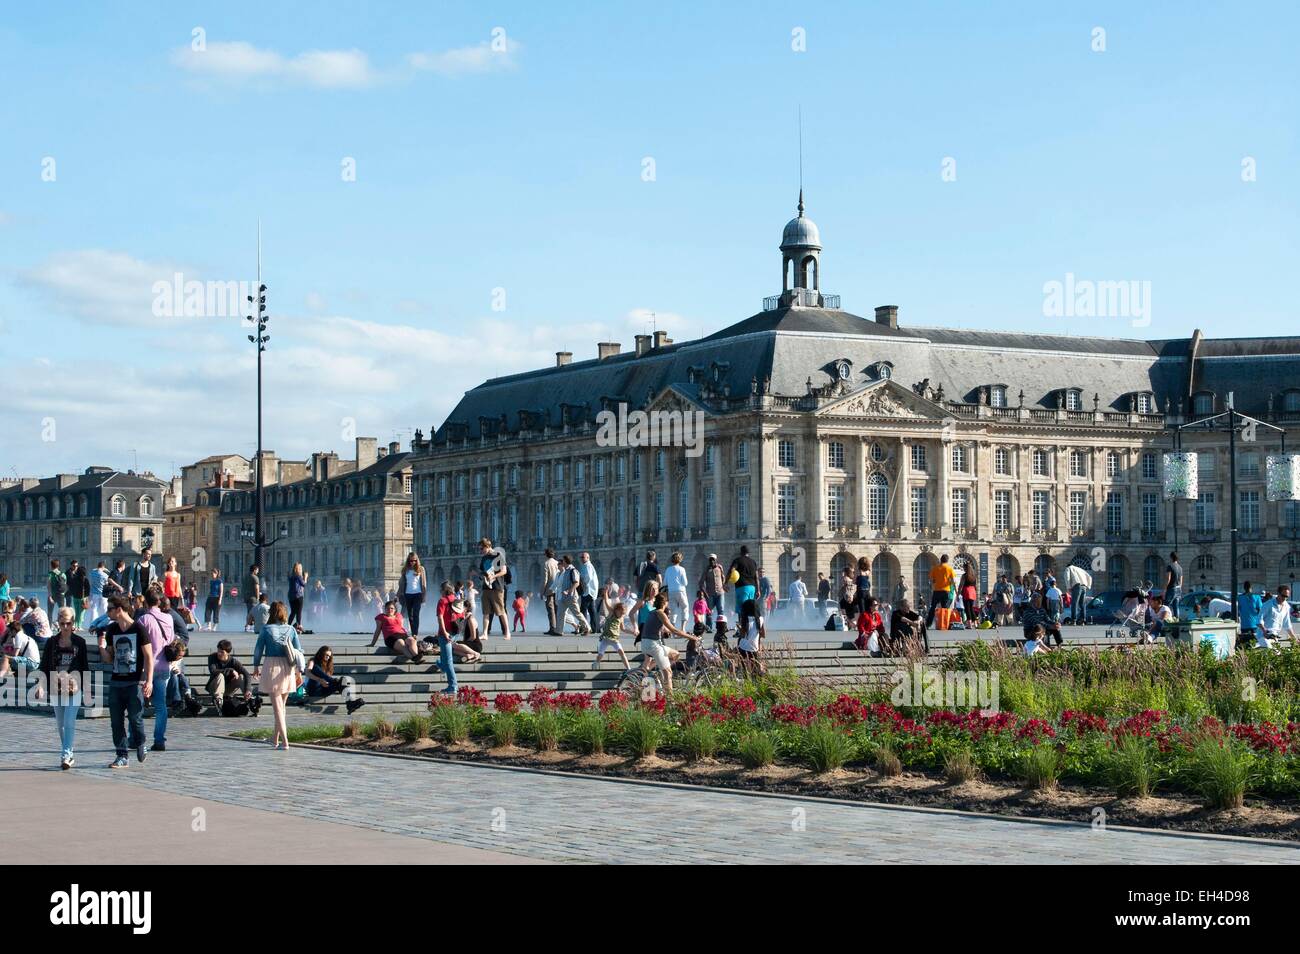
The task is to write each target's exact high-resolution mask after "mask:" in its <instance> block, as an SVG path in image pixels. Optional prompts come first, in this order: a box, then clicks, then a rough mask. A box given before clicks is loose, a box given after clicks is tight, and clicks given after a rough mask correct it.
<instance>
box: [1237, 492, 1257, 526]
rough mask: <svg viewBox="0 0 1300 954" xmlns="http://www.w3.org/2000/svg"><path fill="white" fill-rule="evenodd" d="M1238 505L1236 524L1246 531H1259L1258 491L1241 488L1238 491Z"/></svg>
mask: <svg viewBox="0 0 1300 954" xmlns="http://www.w3.org/2000/svg"><path fill="white" fill-rule="evenodd" d="M1238 497H1239V498H1240V507H1239V509H1238V511H1237V515H1238V516H1237V526H1238V527H1239V528H1240V529H1241V530H1243V531H1244V532H1246V533H1258V532H1259V491H1258V490H1242V491H1239V492H1238Z"/></svg>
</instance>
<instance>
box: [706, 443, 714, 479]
mask: <svg viewBox="0 0 1300 954" xmlns="http://www.w3.org/2000/svg"><path fill="white" fill-rule="evenodd" d="M713 451H714V445H713V444H705V445H704V472H705V473H706V474H711V473H713V458H714V456H715V455H714V453H713Z"/></svg>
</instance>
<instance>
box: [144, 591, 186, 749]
mask: <svg viewBox="0 0 1300 954" xmlns="http://www.w3.org/2000/svg"><path fill="white" fill-rule="evenodd" d="M162 600H163V596H162V590H161V589H160V588H159V587H157V586H151V587H149V588H148V589H147V590H145V591H144V605H145V609H144V612H143V613H141V614H140V615H138V616H137V617H136V618H135V621H136V622H137V623H139V624H140V628H141V629H143V630H144V632H145V635H146V636H148V637H149V645H150V646H151V648H152V649H153V660H154V666H153V672H152V676H151V678H152V679H153V745H152V746H150V748H149V751H150V752H166V751H167V699H168V688H169V686H170V685H171V678H172V671H171V660H169V659H168V658H167V656H166V655H165V654H164V652H163V650H164V649H165V648H166V646H167V644H168V643H170V642H171V641H172V640H174V639H175V638H176V627H175V624H174V623H173V622H172V618H171V616H170V615H169V614H167V613H166V612H164V611H163V609H162V605H161V604H162Z"/></svg>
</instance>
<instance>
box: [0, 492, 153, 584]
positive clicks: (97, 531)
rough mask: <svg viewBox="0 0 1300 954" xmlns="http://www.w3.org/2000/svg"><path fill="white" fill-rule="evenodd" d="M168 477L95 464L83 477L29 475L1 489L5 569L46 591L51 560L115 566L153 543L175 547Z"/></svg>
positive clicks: (17, 580)
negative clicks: (167, 525)
mask: <svg viewBox="0 0 1300 954" xmlns="http://www.w3.org/2000/svg"><path fill="white" fill-rule="evenodd" d="M169 492H170V485H169V483H168V482H166V481H163V480H159V479H157V478H155V477H154V476H153V475H152V474H136V473H133V472H129V471H128V472H127V473H122V472H120V471H116V470H113V469H112V468H111V467H88V468H87V469H86V471H85V473H83V474H59V475H57V476H55V477H47V478H45V479H42V480H36V479H31V478H24V479H22V480H20V481H17V482H15V483H12V484H10V485H9V486H7V487H4V488H3V489H0V572H4V573H6V574H8V576H9V580H10V582H11V583H12V584H13V585H14V586H18V587H23V588H37V589H43V588H44V586H45V581H46V576H47V573H48V571H49V565H50V560H51V559H58V560H59V561H60V563H61V565H62V567H63V568H64V569H65V570H66V569H67V567H68V564H69V562H70V561H72V560H78V561H80V562H81V563H82V564H83V565H85V566H87V567H93V566H94V565H95V564H96V563H97V562H98V561H99V560H104V562H105V563H106V564H107V565H108V566H109V567H111V566H112V565H113V562H114V561H115V560H116V559H117V558H118V557H121V558H122V559H124V560H127V561H130V560H131V559H133V558H134V557H135V556H136V555H137V554H138V553H139V550H140V548H141V546H142V545H143V544H145V543H148V544H151V545H152V546H153V549H154V552H155V553H157V554H161V553H163V552H165V548H166V546H167V545H168V541H167V538H166V534H165V533H164V531H163V507H164V503H165V500H166V496H167V495H168V493H169Z"/></svg>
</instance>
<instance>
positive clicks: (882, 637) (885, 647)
mask: <svg viewBox="0 0 1300 954" xmlns="http://www.w3.org/2000/svg"><path fill="white" fill-rule="evenodd" d="M857 623H858V638H857V639H855V640H854V641H853V645H854V646H856V647H857V648H858V649H859V650H860V651H861V652H869V653H871V655H873V656H879V655H881V654H882V653H884V652H886V651H888V652H889V653H890V655H893V645H892V643H893V641H892V640H891V639H890V638H889V632H888V630H886V629H885V621H884V620H883V619H882V618H881V616H880V608H879V604H878V601H877V600H876V598H875V597H874V596H868V597H867V601H866V604H865V605H864V606H863V607H862V611H861V612H860V613H858V620H857Z"/></svg>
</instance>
